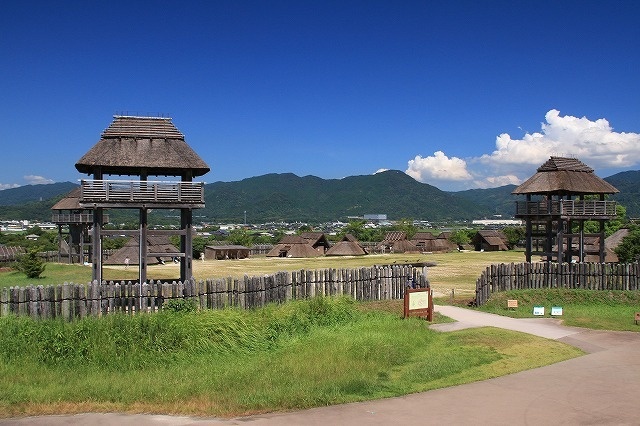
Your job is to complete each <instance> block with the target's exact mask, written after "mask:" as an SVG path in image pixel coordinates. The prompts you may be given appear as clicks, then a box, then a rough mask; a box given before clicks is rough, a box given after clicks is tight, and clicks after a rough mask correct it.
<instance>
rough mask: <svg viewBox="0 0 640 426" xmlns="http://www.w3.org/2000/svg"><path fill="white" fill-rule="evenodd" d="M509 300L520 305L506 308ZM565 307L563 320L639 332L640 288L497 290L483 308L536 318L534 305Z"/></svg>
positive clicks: (515, 315) (607, 328) (603, 328)
mask: <svg viewBox="0 0 640 426" xmlns="http://www.w3.org/2000/svg"><path fill="white" fill-rule="evenodd" d="M508 299H517V300H518V308H517V309H509V308H507V300H508ZM534 306H544V308H545V316H546V317H549V316H551V315H550V311H551V307H553V306H559V307H562V316H559V317H557V318H560V319H562V320H563V323H564V324H565V325H568V326H575V327H586V328H593V329H599V330H619V331H640V325H636V324H635V315H634V314H635V312H640V292H639V291H593V290H566V289H538V290H518V291H506V292H499V293H494V294H492V295H491V298H490V299H489V300H488V301H487V303H486V304H485V305H484V306H482V307H481V308H480V309H481V310H482V311H485V312H492V313H496V314H499V315H506V316H510V317H514V318H528V317H533V316H534V315H533V307H534Z"/></svg>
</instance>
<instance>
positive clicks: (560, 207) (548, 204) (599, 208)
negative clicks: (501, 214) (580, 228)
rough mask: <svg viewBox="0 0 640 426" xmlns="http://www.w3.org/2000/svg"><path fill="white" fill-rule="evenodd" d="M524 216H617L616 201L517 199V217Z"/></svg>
mask: <svg viewBox="0 0 640 426" xmlns="http://www.w3.org/2000/svg"><path fill="white" fill-rule="evenodd" d="M522 216H586V217H589V216H593V217H596V216H607V217H615V216H616V202H615V201H598V200H555V201H516V217H522Z"/></svg>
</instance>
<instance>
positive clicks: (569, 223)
mask: <svg viewBox="0 0 640 426" xmlns="http://www.w3.org/2000/svg"><path fill="white" fill-rule="evenodd" d="M617 192H618V190H617V189H616V188H615V187H613V186H612V185H611V184H609V183H608V182H606V181H604V180H603V179H600V178H599V177H598V176H596V175H595V174H594V173H593V169H592V168H591V167H589V166H587V165H586V164H584V163H582V162H581V161H579V160H578V159H576V158H565V157H551V158H550V159H549V160H548V161H547V162H545V163H544V164H543V165H542V166H540V167H539V168H538V170H537V172H536V174H534V175H533V176H531V177H530V178H529V179H527V180H526V181H525V182H524V183H523V184H521V185H520V186H518V187H517V188H516V189H515V190H513V192H512V194H514V195H524V196H526V201H518V202H517V203H516V214H515V217H517V218H521V219H524V220H525V224H526V250H525V255H526V258H527V262H531V257H532V255H533V254H540V255H542V256H543V258H545V259H546V260H547V261H552V260H554V259H555V260H557V261H558V262H572V261H573V260H574V259H575V258H577V260H578V261H579V262H582V261H585V258H586V252H585V238H588V237H598V244H599V248H598V254H599V256H598V257H599V261H600V262H604V261H605V246H604V241H605V235H604V225H605V222H606V221H607V220H610V219H612V218H615V216H616V203H615V202H614V201H608V200H606V199H605V196H606V195H607V194H615V193H617ZM591 220H592V221H598V222H599V225H600V230H599V232H598V233H597V234H590V235H588V234H585V232H584V223H585V222H586V221H591ZM574 247H575V249H574ZM565 248H567V249H566V251H565Z"/></svg>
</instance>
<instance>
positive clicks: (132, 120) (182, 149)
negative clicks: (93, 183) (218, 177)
mask: <svg viewBox="0 0 640 426" xmlns="http://www.w3.org/2000/svg"><path fill="white" fill-rule="evenodd" d="M76 169H77V170H78V171H79V172H80V173H87V174H92V173H94V172H96V171H101V172H102V174H106V175H129V176H139V175H140V174H141V172H142V171H143V170H144V171H145V172H146V174H147V175H150V176H185V175H188V176H191V177H196V176H202V175H204V174H205V173H207V172H208V171H209V170H210V169H209V166H208V165H207V164H206V163H205V162H204V161H203V160H202V159H201V158H200V157H199V156H198V154H196V153H195V151H193V149H191V147H190V146H189V145H187V143H186V142H185V140H184V135H183V134H182V133H180V132H179V131H178V129H177V128H176V127H175V126H174V125H173V123H172V122H171V119H170V118H158V117H129V116H114V120H113V122H112V123H111V125H110V126H109V127H108V128H107V129H106V130H105V131H104V132H102V137H101V138H100V140H99V141H98V143H96V144H95V145H94V146H93V147H92V148H91V149H90V150H89V151H88V152H87V153H86V154H85V155H83V156H82V158H81V159H80V160H78V162H77V163H76Z"/></svg>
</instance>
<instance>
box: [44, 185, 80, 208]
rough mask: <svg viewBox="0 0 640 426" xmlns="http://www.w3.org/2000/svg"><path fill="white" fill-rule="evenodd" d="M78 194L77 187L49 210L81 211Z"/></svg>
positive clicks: (78, 188)
mask: <svg viewBox="0 0 640 426" xmlns="http://www.w3.org/2000/svg"><path fill="white" fill-rule="evenodd" d="M80 193H81V191H80V187H79V186H78V187H77V188H75V189H73V190H71V192H69V193H68V194H67V195H65V196H64V198H62V199H61V200H60V201H58V202H57V203H55V204H54V205H53V207H51V210H82V207H80Z"/></svg>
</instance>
